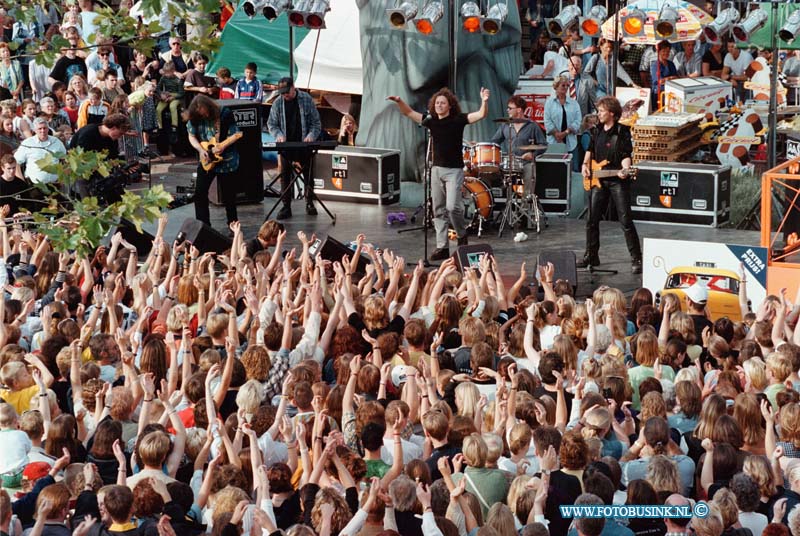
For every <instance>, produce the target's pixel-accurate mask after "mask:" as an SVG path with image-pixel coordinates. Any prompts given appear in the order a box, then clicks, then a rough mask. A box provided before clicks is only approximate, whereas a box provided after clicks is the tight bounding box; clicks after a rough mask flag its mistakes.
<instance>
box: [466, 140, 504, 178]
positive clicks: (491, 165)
mask: <svg viewBox="0 0 800 536" xmlns="http://www.w3.org/2000/svg"><path fill="white" fill-rule="evenodd" d="M501 159H502V156H501V152H500V146H499V145H497V144H496V143H477V144H475V147H474V149H473V152H472V166H473V167H474V168H475V169H477V170H478V173H497V172H498V171H500V161H501Z"/></svg>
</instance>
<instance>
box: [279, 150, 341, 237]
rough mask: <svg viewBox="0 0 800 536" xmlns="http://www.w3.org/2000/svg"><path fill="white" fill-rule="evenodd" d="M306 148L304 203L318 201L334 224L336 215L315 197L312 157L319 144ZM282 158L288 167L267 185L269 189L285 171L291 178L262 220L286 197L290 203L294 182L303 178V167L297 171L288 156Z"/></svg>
mask: <svg viewBox="0 0 800 536" xmlns="http://www.w3.org/2000/svg"><path fill="white" fill-rule="evenodd" d="M306 150H307V151H308V155H309V160H308V166H307V169H306V172H307V173H308V181H307V182H305V183H304V184H305V186H306V187H305V188H303V191H304V194H305V195H304V197H305V198H306V204H309V203H311V202H314V201H316V202H317V203H319V205H320V206H321V207H322V210H324V211H325V213H326V214H328V216H329V217H330V219H331V220H332V222H333V225H336V215H335V214H333V213H331V211H330V210H328V207H326V206H325V203H323V202H322V199H320V198H319V197H317V194H316V193H315V192H314V159H315V157H316V156H317V152H318V151H319V146H316V145H314V144H309V147H308V148H307V149H306ZM278 154H279V155H280V151H278ZM284 160H285V161H286V162H287V163H288V164H289V165H288V166H286V167H287V168H289V169H284V170H282V171H281V173H280V175H278V176H277V177H275V178H274V179H273V180H272V183H270V185H269V187H270V189H271V186H272V184H273V183H274V182H275V181H277V180H278V179H280V178H282V177H283V176H284V174H285V173H290V174H291V175H289V176H290V177H291V178H292V180H291V181H290V182H289V184H288V185H287V187H286V189H285V190H283V191H282V192H281V195H280V196H279V197H278V199H277V201H275V204H274V205H273V206H272V208H271V209H269V212H267V217H266V218H264V221H266V220H268V219H269V218H270V216H272V213H273V212H275V209H277V208H278V206H279V205H280V204H281V203H283V202H284V201H285V200H286V198H287V197H288V201H289V203H291V201H292V197H293V195H294V187H295V184H297V181H299V180H302V179H303V169H302V168H301V169H300V171H297V169H296V168H295V166H294V162H292V161H290V160H289V159H288V158H285V159H284Z"/></svg>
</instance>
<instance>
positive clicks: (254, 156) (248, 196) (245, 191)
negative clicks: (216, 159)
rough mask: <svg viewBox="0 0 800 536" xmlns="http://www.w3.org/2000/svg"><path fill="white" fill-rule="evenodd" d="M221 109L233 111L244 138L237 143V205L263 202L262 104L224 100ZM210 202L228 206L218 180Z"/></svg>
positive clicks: (214, 184)
mask: <svg viewBox="0 0 800 536" xmlns="http://www.w3.org/2000/svg"><path fill="white" fill-rule="evenodd" d="M217 103H218V104H219V106H220V108H221V109H223V110H225V109H227V110H230V111H231V112H232V113H233V119H234V121H235V122H236V126H237V127H239V130H240V131H241V132H242V134H243V136H242V139H240V140H239V141H237V142H236V144H235V147H236V149H237V150H238V151H239V169H238V170H237V171H236V181H235V183H236V189H237V194H236V203H237V204H239V203H260V202H261V201H263V200H264V166H263V164H262V162H261V109H262V106H261V104H259V103H257V102H254V101H249V100H236V99H223V100H220V101H217ZM208 200H209V201H211V202H212V203H214V204H215V205H224V204H225V202H224V200H223V198H222V189H221V188H220V187H219V185H218V184H217V180H216V179H214V182H212V183H211V189H210V190H209V192H208Z"/></svg>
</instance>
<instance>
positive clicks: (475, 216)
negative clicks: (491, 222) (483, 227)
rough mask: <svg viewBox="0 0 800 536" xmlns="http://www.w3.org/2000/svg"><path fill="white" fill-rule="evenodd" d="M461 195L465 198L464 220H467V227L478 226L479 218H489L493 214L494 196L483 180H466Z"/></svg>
mask: <svg viewBox="0 0 800 536" xmlns="http://www.w3.org/2000/svg"><path fill="white" fill-rule="evenodd" d="M461 196H462V198H463V200H464V221H466V222H467V228H473V227H476V226H477V225H478V223H479V222H478V220H479V218H483V219H484V220H488V219H489V218H490V217H491V216H492V206H493V205H494V198H493V197H492V192H491V191H490V190H489V188H488V187H487V186H486V184H485V183H484V182H483V181H482V180H480V179H469V180H465V181H464V187H463V188H462V190H461Z"/></svg>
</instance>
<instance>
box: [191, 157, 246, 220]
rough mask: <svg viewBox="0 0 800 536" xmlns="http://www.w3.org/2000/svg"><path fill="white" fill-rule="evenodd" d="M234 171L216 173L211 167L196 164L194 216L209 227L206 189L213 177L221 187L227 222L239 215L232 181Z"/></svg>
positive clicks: (208, 187)
mask: <svg viewBox="0 0 800 536" xmlns="http://www.w3.org/2000/svg"><path fill="white" fill-rule="evenodd" d="M235 174H236V172H235V171H234V172H232V173H217V172H216V171H214V170H213V169H212V170H210V171H206V170H204V169H203V166H201V165H200V164H197V182H196V183H195V190H194V217H195V218H197V219H198V220H200V221H201V222H203V223H205V224H206V225H208V226H209V227H211V219H210V216H209V212H208V190H209V189H210V188H211V183H212V182H213V181H214V178H216V179H217V182H218V183H219V184H220V187H221V188H222V202H223V203H225V217H226V218H227V220H228V223H231V222H233V221H236V220H238V219H239V217H238V216H237V214H236V184H235V183H234V180H235Z"/></svg>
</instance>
